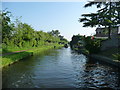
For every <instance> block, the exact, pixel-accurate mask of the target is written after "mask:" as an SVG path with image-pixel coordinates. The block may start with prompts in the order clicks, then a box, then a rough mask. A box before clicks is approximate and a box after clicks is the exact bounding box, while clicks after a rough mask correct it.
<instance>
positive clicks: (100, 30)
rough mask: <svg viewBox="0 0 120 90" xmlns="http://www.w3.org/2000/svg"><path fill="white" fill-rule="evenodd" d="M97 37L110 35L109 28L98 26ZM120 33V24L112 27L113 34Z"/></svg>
mask: <svg viewBox="0 0 120 90" xmlns="http://www.w3.org/2000/svg"><path fill="white" fill-rule="evenodd" d="M95 31H96V35H95V36H96V37H101V38H102V37H104V38H105V37H106V38H107V37H108V28H100V27H99V28H97V29H96V30H95ZM118 34H120V26H117V27H115V28H111V34H110V35H111V36H114V35H118Z"/></svg>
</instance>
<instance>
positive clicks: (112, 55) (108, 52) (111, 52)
mask: <svg viewBox="0 0 120 90" xmlns="http://www.w3.org/2000/svg"><path fill="white" fill-rule="evenodd" d="M119 50H120V48H111V49H108V50H105V51H102V52H100V53H99V54H100V55H103V56H106V57H109V58H111V59H117V58H116V54H117V53H118V51H119Z"/></svg>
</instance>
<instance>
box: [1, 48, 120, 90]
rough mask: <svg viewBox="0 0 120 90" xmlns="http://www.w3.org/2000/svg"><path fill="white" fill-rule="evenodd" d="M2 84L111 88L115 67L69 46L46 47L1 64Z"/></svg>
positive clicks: (116, 82) (115, 86) (116, 79)
mask: <svg viewBox="0 0 120 90" xmlns="http://www.w3.org/2000/svg"><path fill="white" fill-rule="evenodd" d="M2 76H3V77H2V79H3V80H2V84H3V85H2V86H3V88H95V89H97V88H106V87H108V88H113V89H118V88H119V87H120V86H119V83H120V80H119V76H120V73H119V72H118V69H117V68H113V67H111V66H110V65H107V64H103V63H99V62H98V61H96V60H92V59H89V58H87V57H86V56H85V55H83V54H78V53H75V52H74V51H72V50H71V49H70V48H62V49H58V50H49V51H45V52H43V53H38V54H36V55H34V56H30V57H27V58H24V59H23V60H20V61H19V62H18V63H15V64H13V65H11V66H7V67H5V68H3V73H2Z"/></svg>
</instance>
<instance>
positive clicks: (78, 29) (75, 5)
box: [2, 2, 97, 41]
mask: <svg viewBox="0 0 120 90" xmlns="http://www.w3.org/2000/svg"><path fill="white" fill-rule="evenodd" d="M85 4H86V2H2V9H3V10H4V9H5V8H8V9H7V10H8V11H10V12H11V13H12V15H13V16H14V17H15V18H16V17H20V16H22V18H21V19H20V20H21V21H22V22H24V23H27V24H29V25H31V26H32V27H33V28H34V29H35V30H42V31H45V32H48V31H51V30H59V31H60V33H61V35H63V36H64V37H65V38H66V39H68V40H69V41H70V40H71V38H72V36H73V35H77V34H80V35H91V34H93V33H95V29H96V28H90V27H86V28H85V27H82V26H83V24H82V23H79V22H78V20H79V18H80V17H81V15H82V14H86V13H93V12H96V10H97V9H96V8H95V7H94V6H93V7H89V8H84V5H85Z"/></svg>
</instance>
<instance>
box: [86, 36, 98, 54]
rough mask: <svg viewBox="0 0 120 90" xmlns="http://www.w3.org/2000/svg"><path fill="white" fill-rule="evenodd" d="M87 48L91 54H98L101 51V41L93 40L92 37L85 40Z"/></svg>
mask: <svg viewBox="0 0 120 90" xmlns="http://www.w3.org/2000/svg"><path fill="white" fill-rule="evenodd" d="M84 41H85V48H86V49H87V50H88V51H89V53H90V54H92V53H98V52H99V51H100V40H97V39H94V40H91V38H90V37H87V38H85V40H84Z"/></svg>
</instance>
